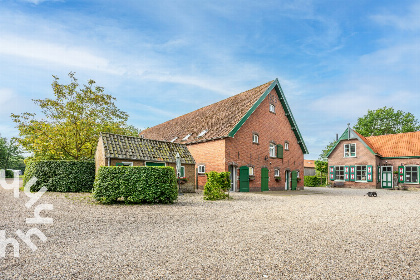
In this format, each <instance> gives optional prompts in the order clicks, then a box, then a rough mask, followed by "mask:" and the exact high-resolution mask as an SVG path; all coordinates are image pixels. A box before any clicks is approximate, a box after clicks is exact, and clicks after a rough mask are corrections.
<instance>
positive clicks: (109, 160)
mask: <svg viewBox="0 0 420 280" xmlns="http://www.w3.org/2000/svg"><path fill="white" fill-rule="evenodd" d="M108 166H111V158H108Z"/></svg>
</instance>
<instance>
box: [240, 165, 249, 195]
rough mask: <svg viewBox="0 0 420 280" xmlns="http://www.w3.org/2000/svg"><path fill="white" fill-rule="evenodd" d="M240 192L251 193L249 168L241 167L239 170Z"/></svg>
mask: <svg viewBox="0 0 420 280" xmlns="http://www.w3.org/2000/svg"><path fill="white" fill-rule="evenodd" d="M239 191H240V192H249V167H248V166H241V167H240V168H239Z"/></svg>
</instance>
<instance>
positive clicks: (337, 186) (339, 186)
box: [333, 182, 344, 188]
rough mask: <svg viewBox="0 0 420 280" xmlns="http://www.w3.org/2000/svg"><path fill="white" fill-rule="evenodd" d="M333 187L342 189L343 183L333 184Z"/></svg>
mask: <svg viewBox="0 0 420 280" xmlns="http://www.w3.org/2000/svg"><path fill="white" fill-rule="evenodd" d="M333 187H335V188H342V187H344V182H334V183H333Z"/></svg>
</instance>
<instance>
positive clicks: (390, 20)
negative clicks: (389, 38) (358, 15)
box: [371, 3, 420, 30]
mask: <svg viewBox="0 0 420 280" xmlns="http://www.w3.org/2000/svg"><path fill="white" fill-rule="evenodd" d="M371 18H372V20H373V21H375V22H376V23H378V24H381V25H386V26H392V27H396V28H399V29H402V30H419V29H420V4H418V3H416V4H415V5H413V6H411V7H409V10H408V11H407V12H406V14H403V15H402V14H398V15H397V14H392V13H389V12H385V13H383V14H377V15H373V16H372V17H371Z"/></svg>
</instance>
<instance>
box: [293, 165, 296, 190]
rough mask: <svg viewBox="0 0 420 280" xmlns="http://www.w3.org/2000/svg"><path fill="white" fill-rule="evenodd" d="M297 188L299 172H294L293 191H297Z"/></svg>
mask: <svg viewBox="0 0 420 280" xmlns="http://www.w3.org/2000/svg"><path fill="white" fill-rule="evenodd" d="M296 188H297V171H296V170H295V171H292V191H295V190H296Z"/></svg>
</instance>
